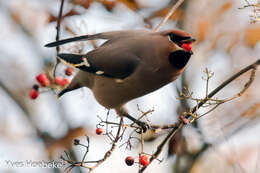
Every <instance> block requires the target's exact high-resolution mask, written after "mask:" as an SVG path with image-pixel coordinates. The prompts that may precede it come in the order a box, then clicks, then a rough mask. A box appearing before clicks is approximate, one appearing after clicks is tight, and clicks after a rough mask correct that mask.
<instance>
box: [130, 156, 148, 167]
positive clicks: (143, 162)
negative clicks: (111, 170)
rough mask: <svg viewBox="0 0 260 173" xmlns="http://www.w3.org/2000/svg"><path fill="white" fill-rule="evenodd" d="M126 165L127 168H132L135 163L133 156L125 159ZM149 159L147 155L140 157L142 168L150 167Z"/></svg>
mask: <svg viewBox="0 0 260 173" xmlns="http://www.w3.org/2000/svg"><path fill="white" fill-rule="evenodd" d="M125 163H126V164H127V166H132V165H133V164H134V163H135V160H134V158H133V157H132V156H128V157H126V158H125ZM149 163H150V162H149V158H148V157H147V156H146V155H141V156H140V157H139V164H140V165H142V166H148V165H149Z"/></svg>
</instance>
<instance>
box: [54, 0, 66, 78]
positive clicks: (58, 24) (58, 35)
mask: <svg viewBox="0 0 260 173" xmlns="http://www.w3.org/2000/svg"><path fill="white" fill-rule="evenodd" d="M63 6H64V0H61V4H60V10H59V15H58V19H57V26H56V30H57V34H56V41H59V39H60V25H61V19H62V11H63ZM59 52H60V46H56V53H57V54H58V53H59ZM59 63H60V60H59V59H58V58H56V64H55V66H54V70H53V76H54V78H55V76H56V69H57V66H58V64H59Z"/></svg>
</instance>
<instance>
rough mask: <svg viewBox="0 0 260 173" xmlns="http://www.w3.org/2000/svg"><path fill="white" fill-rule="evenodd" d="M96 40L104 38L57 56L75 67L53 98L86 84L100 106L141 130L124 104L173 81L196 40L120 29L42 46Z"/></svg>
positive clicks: (171, 32)
mask: <svg viewBox="0 0 260 173" xmlns="http://www.w3.org/2000/svg"><path fill="white" fill-rule="evenodd" d="M96 39H104V40H106V42H104V44H102V45H101V46H100V47H98V48H96V49H94V50H92V51H90V52H88V53H87V54H84V55H78V54H58V55H57V57H58V59H60V60H61V62H64V63H65V64H67V65H70V66H73V67H76V68H78V69H80V71H79V72H78V73H77V74H76V76H75V77H74V78H73V80H72V81H71V83H70V85H69V86H68V87H67V88H65V89H64V90H62V91H61V92H60V93H59V95H58V96H59V97H60V96H62V95H63V94H65V93H67V92H69V91H72V90H75V89H77V88H81V87H88V88H89V89H91V90H92V92H93V94H94V96H95V98H96V100H97V101H98V102H99V103H100V104H101V105H103V106H104V107H106V108H108V109H115V111H116V112H117V114H118V115H119V116H124V117H127V118H129V119H131V120H132V121H134V122H135V123H136V124H138V125H140V126H141V127H142V128H143V130H144V131H145V130H146V129H147V125H146V124H145V123H144V122H141V121H137V120H136V119H135V118H134V117H132V116H130V115H129V113H128V111H127V109H126V108H125V105H126V103H127V102H129V101H131V100H132V99H135V98H138V97H141V96H144V95H146V94H149V93H151V92H153V91H155V90H157V89H159V88H161V87H163V86H165V85H167V84H169V83H170V82H172V81H174V80H176V79H177V78H178V76H179V75H180V74H181V73H182V72H183V70H184V67H185V66H186V64H187V63H188V61H189V59H190V57H191V55H192V54H193V52H192V50H191V44H192V42H194V41H195V39H193V38H192V37H191V35H190V34H188V33H186V32H184V31H181V30H165V31H161V32H153V31H149V30H125V31H112V32H104V33H98V34H94V35H83V36H79V37H73V38H69V39H64V40H60V41H57V42H52V43H49V44H47V45H45V46H46V47H55V46H59V45H62V44H65V43H69V42H74V41H84V40H96Z"/></svg>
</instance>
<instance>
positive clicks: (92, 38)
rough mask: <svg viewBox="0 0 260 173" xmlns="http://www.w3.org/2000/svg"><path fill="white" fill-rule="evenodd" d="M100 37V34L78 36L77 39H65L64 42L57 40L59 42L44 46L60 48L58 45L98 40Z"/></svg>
mask: <svg viewBox="0 0 260 173" xmlns="http://www.w3.org/2000/svg"><path fill="white" fill-rule="evenodd" d="M100 35H101V34H93V35H82V36H78V37H72V38H67V39H64V40H59V41H55V42H51V43H48V44H46V45H45V47H56V46H60V45H63V44H66V43H70V42H75V41H85V40H95V39H98V38H99V36H100Z"/></svg>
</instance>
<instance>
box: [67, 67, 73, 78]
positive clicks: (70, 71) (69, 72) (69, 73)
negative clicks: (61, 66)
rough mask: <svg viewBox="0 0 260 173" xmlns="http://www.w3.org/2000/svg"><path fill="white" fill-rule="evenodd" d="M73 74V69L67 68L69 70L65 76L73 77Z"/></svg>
mask: <svg viewBox="0 0 260 173" xmlns="http://www.w3.org/2000/svg"><path fill="white" fill-rule="evenodd" d="M72 73H73V70H72V68H70V67H67V68H66V70H65V74H66V75H67V76H71V75H72Z"/></svg>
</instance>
